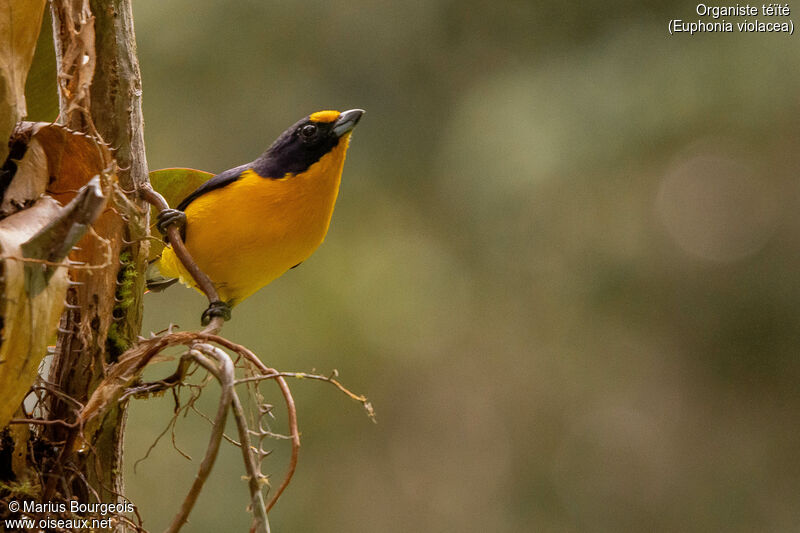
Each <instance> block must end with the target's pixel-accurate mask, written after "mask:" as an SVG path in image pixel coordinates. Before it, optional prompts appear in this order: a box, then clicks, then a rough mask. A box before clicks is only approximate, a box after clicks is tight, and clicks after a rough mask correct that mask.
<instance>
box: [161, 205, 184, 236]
mask: <svg viewBox="0 0 800 533" xmlns="http://www.w3.org/2000/svg"><path fill="white" fill-rule="evenodd" d="M173 224H175V225H176V226H177V227H178V229H179V230H182V229H183V227H184V226H185V225H186V213H184V212H183V211H181V210H180V209H164V210H163V211H161V212H160V213H158V219H157V221H156V227H157V228H158V231H160V232H161V234H162V235H166V234H167V228H168V227H170V226H172V225H173Z"/></svg>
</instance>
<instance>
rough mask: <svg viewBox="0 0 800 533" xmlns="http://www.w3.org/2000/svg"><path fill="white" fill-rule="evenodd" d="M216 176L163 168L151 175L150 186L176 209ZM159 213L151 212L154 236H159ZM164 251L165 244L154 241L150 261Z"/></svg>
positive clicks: (201, 172)
mask: <svg viewBox="0 0 800 533" xmlns="http://www.w3.org/2000/svg"><path fill="white" fill-rule="evenodd" d="M213 176H214V174H212V173H210V172H204V171H202V170H195V169H193V168H162V169H161V170H154V171H152V172H151V173H150V184H151V185H152V186H153V189H155V190H156V191H158V192H159V193H161V196H163V197H164V199H165V200H166V201H167V203H168V204H169V206H170V207H175V206H176V205H178V204H179V203H181V200H183V199H184V198H186V197H187V196H189V195H190V194H191V193H192V192H194V190H195V189H197V188H198V187H199V186H201V185H202V184H203V183H205V182H206V181H208V180H209V179H211V178H212V177H213ZM157 215H158V213H157V212H156V210H155V208H151V210H150V222H151V228H150V231H151V233H152V234H153V235H158V230H156V229H155V221H156V216H157ZM163 249H164V244H163V242H160V241H159V242H156V241H152V243H151V245H150V260H151V261H152V260H153V259H155V258H157V257H158V256H159V255H161V250H163Z"/></svg>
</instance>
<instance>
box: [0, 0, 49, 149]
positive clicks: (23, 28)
mask: <svg viewBox="0 0 800 533" xmlns="http://www.w3.org/2000/svg"><path fill="white" fill-rule="evenodd" d="M44 5H45V0H25V1H19V0H0V164H2V162H3V161H5V159H6V157H7V156H8V138H9V136H10V135H11V131H12V130H13V129H14V125H15V124H16V123H17V121H19V120H20V119H21V118H22V117H24V116H25V79H26V78H27V76H28V69H29V68H30V66H31V61H33V52H34V49H35V48H36V39H37V38H38V36H39V30H40V29H41V27H42V14H43V13H44Z"/></svg>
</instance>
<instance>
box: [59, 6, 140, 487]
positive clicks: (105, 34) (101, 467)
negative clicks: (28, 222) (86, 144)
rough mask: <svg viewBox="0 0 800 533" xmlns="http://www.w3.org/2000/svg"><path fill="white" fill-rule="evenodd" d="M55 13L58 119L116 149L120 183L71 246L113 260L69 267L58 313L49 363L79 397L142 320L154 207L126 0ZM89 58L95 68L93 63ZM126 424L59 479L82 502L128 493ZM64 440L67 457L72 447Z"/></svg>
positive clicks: (92, 443) (112, 419)
mask: <svg viewBox="0 0 800 533" xmlns="http://www.w3.org/2000/svg"><path fill="white" fill-rule="evenodd" d="M52 12H53V32H54V40H55V46H56V57H57V60H58V70H59V73H60V75H61V76H62V77H61V81H60V83H59V89H60V91H59V92H60V97H59V99H60V109H61V115H60V116H61V121H63V122H64V123H65V124H66V125H67V126H69V127H70V128H72V129H77V130H79V131H83V132H85V133H87V134H90V135H99V136H100V137H101V138H102V140H103V141H104V142H105V143H106V144H108V145H109V146H110V147H111V148H112V150H114V151H115V152H114V155H115V160H116V163H117V170H116V174H117V178H118V183H119V188H113V187H112V192H111V194H112V197H111V198H110V201H109V208H108V209H107V210H106V212H104V213H103V214H102V215H101V217H100V218H99V219H98V221H97V222H96V223H95V225H94V229H95V232H96V233H97V235H98V236H99V237H100V238H94V239H92V238H87V239H84V241H83V242H82V243H81V245H80V250H76V251H75V252H73V254H72V255H71V258H72V259H73V260H75V261H78V262H85V263H88V264H102V263H103V260H104V258H107V257H108V255H107V254H109V252H110V258H111V265H110V266H109V267H108V268H106V269H103V270H100V271H87V270H73V271H71V272H70V274H71V277H72V280H73V281H74V282H76V284H75V285H74V286H73V287H71V288H70V290H69V292H68V295H67V303H68V305H69V309H68V310H67V311H66V312H65V313H64V315H63V316H62V319H61V324H60V332H59V335H58V341H57V344H56V350H55V354H54V357H53V362H52V366H51V371H50V378H49V381H51V382H53V383H55V384H56V385H57V386H58V387H59V388H60V389H61V390H62V391H63V392H64V393H66V394H67V395H69V396H71V397H72V398H74V399H76V400H78V401H80V402H82V403H83V402H85V401H86V400H87V399H88V398H89V396H90V395H91V393H92V391H94V389H95V388H96V387H97V384H98V383H99V382H100V380H102V379H103V377H104V376H105V373H106V369H107V368H108V365H111V364H113V363H114V362H115V361H116V359H117V358H118V356H119V355H120V354H121V353H122V352H124V351H125V350H126V349H127V348H128V347H129V346H131V344H132V343H133V342H134V341H135V340H136V337H137V335H138V333H139V331H140V327H141V319H142V296H143V293H144V286H143V283H144V270H145V267H146V259H147V244H146V242H147V241H146V228H147V223H148V221H147V216H148V212H149V211H148V209H147V207H146V205H145V204H144V203H143V202H142V201H141V200H138V199H137V195H136V191H137V189H138V188H139V186H140V185H141V184H142V183H145V182H146V180H147V162H146V159H145V153H144V137H143V118H142V111H141V76H140V72H139V64H138V60H137V57H136V44H135V38H134V31H133V17H132V12H131V3H130V0H112V1H103V0H91V1H90V0H54V2H53V4H52ZM90 67H91V68H93V72H87V70H89V68H90ZM64 74H67V75H68V76H64ZM87 82H88V84H87ZM73 410H74V406H72V405H70V404H69V403H68V402H65V401H64V400H62V399H60V398H59V397H56V396H53V397H52V398H51V402H50V409H49V411H50V413H49V417H50V419H51V420H71V419H74V413H73ZM124 424H125V408H124V407H123V406H121V405H120V406H117V407H115V408H114V409H112V410H111V411H110V412H109V414H108V415H107V416H106V417H105V418H104V420H103V421H102V422H101V424H100V428H99V429H98V430H97V431H96V432H95V433H94V434H93V435H92V436H91V439H90V440H89V442H88V443H87V445H86V446H84V447H83V448H82V449H81V450H80V453H78V454H75V456H74V458H73V460H72V461H71V462H74V464H73V465H72V467H74V468H75V469H76V471H77V473H74V474H73V475H72V476H71V479H68V480H62V482H63V481H67V482H68V486H70V491H71V492H72V493H73V494H74V495H75V496H77V497H78V498H79V499H80V501H90V500H93V499H95V498H96V497H99V498H100V500H101V501H104V502H110V501H114V500H115V499H116V498H117V497H118V496H119V495H120V494H122V440H123V429H124ZM69 433H70V432H69V431H68V430H67V429H65V428H64V427H62V426H59V425H51V426H48V427H47V434H48V435H47V436H48V438H49V439H51V442H59V441H64V440H68V439H69V437H70V434H69ZM66 448H67V446H65V450H64V452H63V453H62V458H64V459H66V458H67V457H68V456H69V454H70V453H71V450H69V449H66ZM62 474H65V472H64V471H62ZM65 475H66V474H65ZM81 477H83V478H84V479H85V480H86V482H88V486H87V483H86V482H83V481H81V480H80V478H81ZM49 488H50V490H54V487H53V486H51V487H49Z"/></svg>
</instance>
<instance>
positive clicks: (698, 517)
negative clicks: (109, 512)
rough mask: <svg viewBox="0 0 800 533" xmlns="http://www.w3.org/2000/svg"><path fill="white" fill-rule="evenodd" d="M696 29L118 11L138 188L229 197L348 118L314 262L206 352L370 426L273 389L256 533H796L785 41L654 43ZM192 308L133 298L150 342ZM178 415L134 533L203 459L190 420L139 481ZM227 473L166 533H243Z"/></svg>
mask: <svg viewBox="0 0 800 533" xmlns="http://www.w3.org/2000/svg"><path fill="white" fill-rule="evenodd" d="M695 6H696V4H694V3H687V2H678V3H671V2H649V3H643V2H632V1H622V0H619V1H603V2H599V1H589V2H581V3H574V4H558V3H545V2H534V1H530V0H529V1H522V0H520V1H497V2H492V3H488V2H478V1H474V0H460V1H458V2H456V1H452V0H428V1H426V2H402V1H383V2H368V1H363V0H346V1H345V0H326V1H307V2H269V1H264V0H240V1H235V2H218V1H209V0H176V1H171V2H158V1H155V0H139V1H137V2H135V5H134V9H135V12H134V14H135V20H136V30H137V39H138V46H139V55H140V61H141V67H142V74H143V80H144V112H145V118H146V131H145V137H146V141H147V152H148V159H149V164H150V167H151V168H152V169H157V168H162V167H170V166H187V167H194V168H199V169H203V170H207V171H211V172H220V171H222V170H224V169H226V168H229V167H232V166H235V165H238V164H240V163H242V162H245V161H250V160H252V159H253V158H255V157H256V156H257V155H258V154H260V153H261V152H262V151H263V150H264V149H265V148H266V147H267V146H268V145H269V144H270V143H271V142H272V140H273V139H274V138H275V137H276V136H277V135H278V134H279V133H280V132H281V131H282V130H283V129H284V128H285V127H287V126H288V125H289V124H292V123H293V122H294V121H296V120H297V119H299V118H300V117H302V116H304V115H306V114H308V113H310V112H313V111H315V110H319V109H328V108H334V109H348V108H352V107H361V108H364V109H366V110H367V115H366V116H365V117H364V119H363V120H362V122H361V124H360V125H359V126H358V128H357V129H356V131H355V134H354V136H353V142H352V144H351V148H350V152H349V156H348V160H347V164H346V165H345V172H344V179H343V183H342V188H341V191H340V196H339V201H338V204H337V209H336V212H335V214H334V217H333V223H332V225H331V230H330V233H329V234H328V237H327V240H326V242H325V244H324V245H323V246H322V247H321V248H320V249H319V250H318V251H317V253H316V254H315V255H314V256H313V257H312V258H311V259H310V260H309V261H307V262H305V263H304V264H303V265H302V266H301V267H300V268H298V269H296V270H292V271H291V272H289V273H288V274H287V275H286V276H284V277H282V278H280V279H279V280H277V281H276V282H274V283H273V284H271V285H270V286H269V287H267V288H266V289H264V290H262V291H261V292H260V293H258V294H257V295H256V296H254V297H252V298H250V299H249V300H247V301H246V302H245V303H243V304H242V305H241V306H239V307H238V308H237V309H236V310H235V313H234V320H233V321H231V322H229V323H228V324H227V325H226V326H225V329H224V333H225V335H226V336H228V337H229V338H230V339H232V340H234V341H236V342H240V343H242V344H245V345H247V346H249V347H250V348H252V349H253V350H254V351H255V352H256V353H258V354H259V355H260V356H261V357H262V359H263V360H264V361H265V362H266V363H267V364H269V365H271V366H274V367H276V368H279V369H282V370H299V371H310V370H313V369H316V370H318V371H320V372H329V371H331V370H332V369H334V368H335V369H338V370H339V371H340V373H341V379H342V381H343V382H344V383H345V384H347V385H348V386H350V387H351V388H352V389H353V390H355V391H357V392H363V393H366V394H367V395H368V396H369V398H370V399H371V400H372V401H373V403H374V405H375V408H376V410H377V414H378V424H377V425H373V424H372V423H370V422H369V420H368V418H367V417H366V416H365V415H364V412H363V410H362V409H361V407H360V406H359V405H358V404H357V403H354V402H352V401H350V400H348V399H347V398H346V397H344V396H343V395H341V394H339V393H338V392H337V391H335V390H334V389H333V388H332V387H330V386H328V385H326V384H323V383H314V382H308V381H299V382H293V383H291V385H292V387H293V390H294V393H295V399H296V401H297V403H298V408H299V418H300V424H301V431H302V437H303V447H302V451H301V458H300V459H301V460H300V464H299V467H298V471H297V475H296V477H295V480H294V482H293V484H292V485H291V486H290V488H289V489H288V491H287V492H286V493H285V495H284V496H283V498H282V499H281V501H280V502H279V504H278V506H277V507H276V508H275V510H274V511H273V512H272V513H271V522H272V527H273V531H325V532H328V531H330V532H345V531H347V532H378V531H380V532H401V531H403V532H405V531H432V532H449V531H453V532H455V531H459V532H463V531H476V532H477V531H503V532H505V531H508V532H512V531H513V532H517V531H574V530H591V531H628V530H629V531H636V530H638V531H641V530H665V531H709V530H724V531H753V530H758V531H788V530H796V529H797V528H798V527H800V506H799V505H798V501H800V454H798V453H797V452H798V450H800V430H798V424H799V423H800V387H798V382H799V378H800V364H798V352H799V351H800V350H799V349H800V325H799V324H798V316H800V281H798V275H797V271H798V269H800V219H799V218H798V217H797V212H798V207H799V204H800V188H799V184H798V181H797V177H798V169H799V168H800V151H799V150H798V143H799V142H800V118H799V117H800V68H798V63H799V62H800V48H799V47H798V42H797V37H796V36H787V35H786V34H740V33H731V34H719V33H718V34H704V35H703V34H701V35H694V36H689V35H681V36H674V37H670V36H669V34H668V33H667V22H668V21H669V20H670V19H673V18H681V19H685V20H694V21H696V20H697V19H698V17H697V15H696V14H695V12H694V9H695ZM791 7H793V8H794V7H795V6H791ZM706 20H709V19H706ZM729 20H733V21H738V20H739V19H729ZM229 207H230V208H231V209H233V208H235V206H229ZM219 216H220V217H224V216H225V212H224V211H220V215H219ZM204 308H205V301H204V299H203V298H202V297H201V296H200V295H199V294H195V293H194V292H193V291H190V290H187V289H184V288H180V287H174V288H172V289H170V290H168V291H167V292H165V293H162V294H150V295H148V296H147V298H146V309H145V329H146V330H147V331H150V330H152V331H158V330H161V329H163V328H165V327H166V326H167V325H168V324H169V323H170V322H174V323H177V324H180V325H181V326H182V327H184V328H194V327H196V326H197V322H198V317H199V315H200V313H201V312H202V310H203V309H204ZM173 366H174V365H166V366H163V367H162V368H161V369H156V370H155V371H154V372H153V374H152V375H153V376H157V375H163V374H166V373H168V372H170V371H171V369H172V367H173ZM263 389H264V390H265V391H271V392H272V389H271V388H270V387H268V386H265V387H263ZM216 393H217V389H216V388H214V387H211V388H210V389H209V390H208V392H207V393H206V394H205V396H204V399H203V401H202V402H201V406H202V408H203V409H204V410H205V412H207V413H209V414H211V413H213V412H214V408H215V402H216ZM270 398H271V399H272V401H273V402H274V403H275V404H276V405H277V406H278V407H276V411H275V412H276V416H277V418H276V421H275V423H274V426H273V427H274V429H275V430H276V431H285V415H284V411H283V409H282V408H280V403H279V397H278V396H277V395H274V397H270ZM172 408H173V401H172V399H171V398H170V397H165V398H161V399H153V400H147V401H134V402H132V404H131V409H130V418H129V421H128V429H127V442H126V451H127V454H126V461H127V462H126V470H127V487H128V495H129V496H130V497H131V499H132V500H133V501H134V502H135V503H136V504H137V505H138V507H139V511H140V512H141V514H142V516H143V518H144V525H145V527H147V528H148V529H150V530H153V531H159V530H162V529H163V528H164V527H165V526H166V524H168V523H169V521H170V520H171V517H172V515H173V513H174V511H175V509H176V508H177V506H178V502H179V501H180V500H181V499H182V498H183V496H184V494H185V493H186V491H187V490H188V487H189V486H190V484H191V481H192V479H193V478H194V474H195V471H196V469H197V467H198V465H199V460H200V458H201V457H202V454H203V451H204V449H205V446H206V443H207V439H208V431H209V430H208V424H207V423H206V422H205V421H203V420H202V419H201V418H199V417H198V416H196V415H192V416H189V417H188V418H186V419H183V418H182V419H181V420H180V421H179V423H178V427H177V431H176V443H177V445H178V446H179V447H180V448H181V449H183V450H185V451H186V452H188V453H189V454H191V455H192V457H193V458H194V462H189V461H187V460H186V459H184V458H183V457H181V455H179V454H178V453H177V452H176V451H174V450H173V449H172V445H171V444H170V442H169V440H170V438H169V435H168V436H167V437H165V439H164V441H163V442H162V443H161V444H159V446H158V447H157V448H156V450H155V451H154V452H153V453H152V454H151V457H150V458H149V459H147V460H146V461H144V462H142V463H140V464H139V465H138V467H137V469H136V473H134V472H133V464H134V461H135V460H136V459H138V458H140V457H142V456H143V455H144V454H145V452H146V450H147V448H148V446H149V445H150V444H151V443H152V442H153V440H154V439H155V437H156V435H157V434H158V433H159V432H161V430H162V429H163V428H164V427H165V426H166V424H167V423H168V421H169V418H170V416H171V413H172ZM274 449H275V453H274V454H273V455H272V456H271V457H270V458H268V459H267V462H266V464H265V470H266V471H268V472H270V473H271V474H272V476H273V480H279V479H281V478H282V476H283V472H284V470H285V467H286V457H287V452H288V446H287V443H286V442H285V441H275V443H274ZM243 473H244V472H243V467H242V465H241V456H240V453H239V451H238V450H237V449H235V448H234V447H232V446H229V445H224V448H223V453H222V454H221V456H220V459H219V460H218V462H217V465H216V468H215V470H214V473H213V475H212V477H211V479H210V481H209V484H208V486H207V487H206V489H205V491H204V492H203V494H202V496H201V499H200V502H199V505H198V506H197V508H196V509H195V511H194V512H193V513H192V515H191V521H190V526H189V527H188V528H187V531H193V532H195V531H196V532H205V531H245V530H246V528H247V527H248V525H249V515H248V514H247V512H246V511H245V506H246V505H247V487H246V483H245V482H244V481H242V479H241V476H242V475H243Z"/></svg>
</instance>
